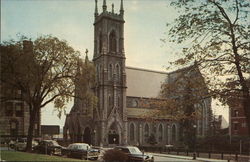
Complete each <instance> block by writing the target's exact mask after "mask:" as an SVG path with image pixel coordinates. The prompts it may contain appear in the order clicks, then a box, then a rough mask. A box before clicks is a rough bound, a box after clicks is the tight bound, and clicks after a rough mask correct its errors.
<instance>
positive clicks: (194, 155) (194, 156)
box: [193, 124, 197, 160]
mask: <svg viewBox="0 0 250 162" xmlns="http://www.w3.org/2000/svg"><path fill="white" fill-rule="evenodd" d="M193 127H194V154H193V160H195V159H196V127H197V125H195V124H194V125H193Z"/></svg>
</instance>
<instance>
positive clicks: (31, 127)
mask: <svg viewBox="0 0 250 162" xmlns="http://www.w3.org/2000/svg"><path fill="white" fill-rule="evenodd" d="M37 112H38V107H34V109H33V110H32V109H30V120H29V124H30V125H29V130H28V136H27V146H26V152H30V151H32V139H33V132H34V126H35V121H36V118H37Z"/></svg>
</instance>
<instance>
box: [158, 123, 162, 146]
mask: <svg viewBox="0 0 250 162" xmlns="http://www.w3.org/2000/svg"><path fill="white" fill-rule="evenodd" d="M162 138H163V127H162V124H160V125H159V129H158V140H159V142H161V141H162Z"/></svg>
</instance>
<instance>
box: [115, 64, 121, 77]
mask: <svg viewBox="0 0 250 162" xmlns="http://www.w3.org/2000/svg"><path fill="white" fill-rule="evenodd" d="M115 73H116V80H117V81H119V80H120V66H119V65H118V64H117V65H116V67H115Z"/></svg>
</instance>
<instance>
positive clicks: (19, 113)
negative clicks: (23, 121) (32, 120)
mask: <svg viewBox="0 0 250 162" xmlns="http://www.w3.org/2000/svg"><path fill="white" fill-rule="evenodd" d="M16 116H17V117H23V103H17V104H16Z"/></svg>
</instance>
